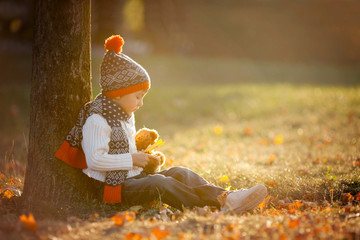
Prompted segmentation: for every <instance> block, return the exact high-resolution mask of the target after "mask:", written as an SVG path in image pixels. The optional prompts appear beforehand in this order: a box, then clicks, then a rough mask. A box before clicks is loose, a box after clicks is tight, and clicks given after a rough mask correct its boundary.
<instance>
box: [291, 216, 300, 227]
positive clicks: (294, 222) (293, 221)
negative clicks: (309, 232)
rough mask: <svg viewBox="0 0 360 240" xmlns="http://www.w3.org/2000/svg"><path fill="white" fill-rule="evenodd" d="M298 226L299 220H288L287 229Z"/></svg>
mask: <svg viewBox="0 0 360 240" xmlns="http://www.w3.org/2000/svg"><path fill="white" fill-rule="evenodd" d="M299 224H300V218H298V219H296V220H293V219H289V227H290V228H291V229H293V228H295V227H297V226H299Z"/></svg>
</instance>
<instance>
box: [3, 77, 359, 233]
mask: <svg viewBox="0 0 360 240" xmlns="http://www.w3.org/2000/svg"><path fill="white" fill-rule="evenodd" d="M164 81H165V80H164ZM19 91H20V90H19ZM24 91H25V92H26V91H27V90H26V89H25V90H24ZM96 91H98V89H96V88H95V93H96ZM16 104H18V105H19V106H20V107H19V108H21V107H22V106H24V105H25V106H26V104H24V102H23V103H20V102H19V103H16ZM22 104H23V105H22ZM358 106H360V88H359V87H357V86H356V87H355V86H354V87H350V86H346V87H344V86H339V85H338V86H328V85H327V86H326V85H325V86H324V85H322V86H320V85H319V86H313V85H291V84H281V83H277V84H276V83H274V84H263V83H257V84H235V83H229V84H223V85H219V84H191V83H190V82H187V83H186V84H179V85H176V84H174V83H171V84H168V85H166V84H164V85H161V86H160V84H158V85H155V86H154V87H153V88H152V90H151V91H150V92H149V94H148V95H147V96H146V98H145V105H144V107H143V108H142V109H140V110H139V111H138V113H137V123H136V124H137V128H141V127H143V126H146V127H150V128H155V129H157V130H158V131H159V133H160V135H161V137H162V139H163V140H165V141H166V144H165V145H164V146H162V147H161V151H163V152H164V153H165V154H166V155H167V158H168V163H167V165H166V167H171V166H179V165H181V166H185V167H188V168H190V169H192V170H194V171H195V172H198V173H199V174H200V175H202V176H203V177H204V178H206V179H207V180H209V181H210V182H212V183H214V184H218V185H220V186H222V187H226V188H230V189H236V188H247V187H251V186H254V185H256V184H259V183H264V184H265V185H267V186H268V189H269V194H270V196H271V198H269V199H268V202H267V204H266V207H265V208H263V209H262V210H261V209H260V208H258V209H256V210H255V211H254V212H251V213H246V214H244V215H240V216H236V215H231V214H230V215H223V214H221V213H219V212H217V211H212V210H211V209H195V210H186V211H185V213H184V214H180V215H176V214H169V215H166V216H167V217H169V220H167V217H165V215H164V214H159V212H158V210H159V209H155V210H153V212H151V213H149V211H147V210H146V211H145V210H140V211H139V214H138V216H137V217H136V220H134V221H131V222H126V223H125V224H124V225H123V226H121V227H119V226H115V225H114V223H113V222H112V221H111V220H110V218H109V216H111V215H113V214H114V213H115V212H116V210H114V209H112V211H110V212H108V213H107V214H102V213H100V216H97V215H92V214H93V213H94V212H95V211H96V210H94V212H91V213H89V215H88V216H85V217H84V218H82V219H78V218H76V217H71V216H69V218H68V220H67V221H60V220H51V221H49V220H48V219H38V225H39V229H38V231H37V232H36V234H35V235H36V236H39V237H40V238H43V239H49V238H50V239H51V238H52V237H54V236H55V237H58V238H61V239H89V238H91V239H103V238H109V239H110V238H122V237H124V236H127V235H129V234H132V235H133V237H134V236H139V239H141V238H142V239H145V238H147V237H150V238H152V239H156V236H157V237H158V238H159V237H160V235H156V234H155V233H154V228H155V227H160V230H159V231H160V232H163V234H164V235H166V234H168V235H167V238H168V239H239V238H240V237H241V238H244V239H254V238H271V239H295V238H297V239H325V238H332V239H344V238H345V239H359V238H360V232H359V229H360V225H359V221H358V220H359V217H360V214H359V213H360V209H359V205H358V203H359V201H356V198H355V199H354V200H353V201H352V204H351V205H349V204H348V203H347V202H346V199H344V198H343V195H344V194H346V193H350V194H351V195H352V196H355V195H356V194H357V193H359V192H360V180H359V179H360V168H359V167H354V166H353V161H355V160H356V159H358V158H360V153H359V149H360V109H359V107H358ZM14 114H17V115H16V116H17V117H19V116H20V117H23V118H25V117H26V115H25V114H26V111H25V113H22V112H21V111H20V112H15V113H14ZM9 122H11V121H9ZM17 124H18V125H17V126H18V128H17V129H18V130H16V131H10V130H9V131H8V132H7V131H5V130H4V129H3V131H2V132H3V133H4V134H5V133H6V134H5V135H4V136H6V137H5V138H4V139H3V140H2V141H3V143H2V145H1V146H2V150H3V151H2V152H1V154H2V156H1V158H2V165H1V166H2V169H1V171H2V172H3V173H4V174H5V175H4V176H3V177H2V179H1V184H2V185H3V184H5V183H6V182H8V181H9V177H10V176H14V177H16V179H18V180H17V181H16V183H15V184H16V185H17V186H18V188H21V187H22V186H21V185H22V182H23V181H22V180H23V170H21V168H23V166H24V162H25V158H26V154H24V153H25V152H26V141H25V140H24V135H25V136H27V133H26V132H27V130H26V129H27V128H26V124H25V127H21V126H23V123H17ZM19 126H20V127H19ZM13 139H14V140H15V145H14V148H12V147H11V146H12V145H11V143H12V140H13ZM21 139H22V140H21ZM25 139H26V138H25ZM7 164H10V165H7ZM11 164H12V165H11ZM14 164H15V165H14ZM281 200H282V201H281ZM296 200H301V204H299V205H293V207H291V206H290V207H289V204H291V203H296ZM287 202H288V205H286V206H281V204H282V203H287ZM101 211H102V210H101V209H99V212H101ZM9 214H11V213H9ZM148 215H150V217H149V216H148ZM35 218H36V216H35ZM8 219H9V221H8V222H10V219H11V220H12V221H14V222H16V221H17V223H13V225H11V224H12V223H9V226H10V229H11V230H8V228H7V230H6V229H5V230H4V229H3V228H4V227H3V228H1V227H0V233H4V234H9V236H10V235H11V236H13V237H14V238H16V237H17V236H20V238H21V237H22V236H25V235H26V231H25V230H21V227H19V224H20V223H19V222H18V220H17V219H18V216H17V215H16V214H13V215H12V216H10V217H8ZM171 219H172V220H171ZM14 224H15V225H14ZM11 226H12V227H11ZM21 234H23V235H21ZM24 234H25V235H24ZM29 234H30V233H29ZM136 234H138V235H136ZM1 236H2V235H0V238H1ZM4 236H6V235H4ZM26 236H27V235H26Z"/></svg>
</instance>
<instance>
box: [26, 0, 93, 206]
mask: <svg viewBox="0 0 360 240" xmlns="http://www.w3.org/2000/svg"><path fill="white" fill-rule="evenodd" d="M34 4H35V6H34V7H35V9H34V36H33V70H32V78H31V96H30V104H31V110H30V134H29V152H28V162H27V168H26V175H25V184H24V193H23V200H24V204H25V206H26V208H27V209H30V210H32V211H33V212H35V211H38V210H40V211H41V210H42V211H44V210H45V211H49V210H50V209H51V210H58V209H59V208H62V207H63V206H64V205H68V204H69V203H72V205H73V206H76V205H77V204H79V203H81V202H82V201H84V200H86V199H89V198H91V196H89V195H88V194H89V187H90V186H89V185H88V184H87V181H86V178H87V176H86V175H85V174H83V173H82V172H81V171H80V170H78V169H73V168H72V167H70V166H67V165H66V164H64V163H63V162H62V161H60V160H58V159H56V158H55V157H54V154H55V152H56V151H57V149H58V148H59V146H60V145H61V143H62V141H63V140H64V138H65V136H66V134H67V133H68V132H69V130H70V129H71V127H72V126H73V125H74V124H75V121H76V118H77V115H78V111H79V110H80V108H81V107H82V106H83V104H84V103H86V102H88V101H90V100H91V69H90V66H91V64H90V63H91V57H90V49H91V48H90V0H36V1H34Z"/></svg>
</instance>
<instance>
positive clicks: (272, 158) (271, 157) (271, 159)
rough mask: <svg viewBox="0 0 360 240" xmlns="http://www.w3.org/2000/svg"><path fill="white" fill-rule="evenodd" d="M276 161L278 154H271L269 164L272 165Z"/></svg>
mask: <svg viewBox="0 0 360 240" xmlns="http://www.w3.org/2000/svg"><path fill="white" fill-rule="evenodd" d="M275 159H276V154H271V155H270V157H269V164H270V165H271V164H272V163H273V162H274V160H275Z"/></svg>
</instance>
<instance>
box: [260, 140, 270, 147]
mask: <svg viewBox="0 0 360 240" xmlns="http://www.w3.org/2000/svg"><path fill="white" fill-rule="evenodd" d="M259 143H260V145H263V146H268V145H269V142H268V141H267V140H266V139H261V140H260V141H259Z"/></svg>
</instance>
